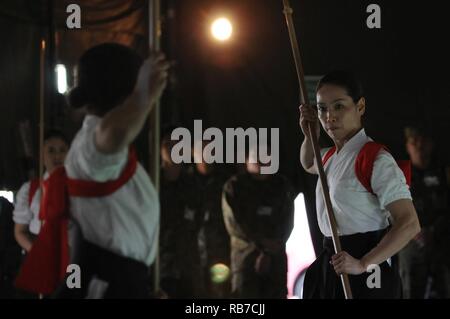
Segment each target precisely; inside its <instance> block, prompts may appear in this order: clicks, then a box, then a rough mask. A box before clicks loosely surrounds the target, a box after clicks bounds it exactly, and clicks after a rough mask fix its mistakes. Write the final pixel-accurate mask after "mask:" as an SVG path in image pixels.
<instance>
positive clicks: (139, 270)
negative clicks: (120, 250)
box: [52, 240, 151, 299]
mask: <svg viewBox="0 0 450 319" xmlns="http://www.w3.org/2000/svg"><path fill="white" fill-rule="evenodd" d="M77 259H78V260H77V261H76V263H77V264H78V265H79V266H80V269H81V288H72V289H69V288H67V286H66V285H65V283H62V285H61V287H60V289H58V290H57V292H55V294H54V295H53V296H52V298H58V299H59V298H63V299H66V298H68V299H79V298H85V297H86V296H87V293H88V287H89V284H90V282H91V280H92V279H93V278H94V277H96V278H98V279H100V280H102V281H105V282H107V283H108V288H107V289H106V292H105V294H104V296H103V298H104V299H147V298H150V297H151V283H150V274H149V267H148V266H146V265H145V264H143V263H141V262H138V261H136V260H134V259H131V258H126V257H123V256H120V255H117V254H115V253H113V252H110V251H108V250H106V249H103V248H101V247H99V246H97V245H94V244H92V243H90V242H87V241H85V240H83V243H82V244H81V247H80V254H79V257H78V258H77Z"/></svg>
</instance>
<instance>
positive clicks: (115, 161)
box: [65, 115, 159, 265]
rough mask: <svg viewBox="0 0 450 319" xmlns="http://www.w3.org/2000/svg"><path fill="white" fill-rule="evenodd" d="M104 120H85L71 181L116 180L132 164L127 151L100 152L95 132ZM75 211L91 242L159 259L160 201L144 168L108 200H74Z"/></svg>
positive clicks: (72, 157)
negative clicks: (158, 227) (157, 247)
mask: <svg viewBox="0 0 450 319" xmlns="http://www.w3.org/2000/svg"><path fill="white" fill-rule="evenodd" d="M99 122H100V118H99V117H97V116H93V115H88V116H86V118H85V119H84V122H83V126H82V128H81V129H80V131H79V132H78V133H77V135H76V137H75V139H74V140H73V142H72V145H71V147H70V150H69V152H68V154H67V157H66V161H65V168H66V171H67V175H68V176H69V177H70V178H74V179H81V180H88V181H97V182H106V181H112V180H116V179H117V178H118V177H119V176H120V175H121V173H122V171H123V169H124V167H125V165H126V164H127V159H128V149H124V150H123V151H121V152H119V153H117V154H103V153H100V152H99V151H98V150H97V149H96V146H95V143H94V139H95V128H96V126H97V124H98V123H99ZM70 210H71V216H72V218H73V219H74V220H75V221H76V222H77V223H78V224H79V226H80V228H81V231H82V233H83V236H84V238H85V239H86V240H87V241H89V242H91V243H94V244H96V245H98V246H100V247H102V248H104V249H107V250H109V251H112V252H114V253H117V254H119V255H121V256H124V257H128V258H132V259H135V260H137V261H140V262H143V263H145V264H147V265H150V264H151V263H152V262H153V261H154V259H155V255H156V244H157V240H156V239H157V236H158V234H157V225H158V224H159V199H158V194H157V192H156V190H155V187H154V186H153V184H152V182H151V181H150V178H149V176H148V175H147V173H146V172H145V170H144V168H143V167H142V166H141V165H140V164H138V166H137V169H136V172H135V174H134V175H133V177H132V178H131V179H130V180H129V181H128V182H127V183H126V184H125V185H123V186H122V187H121V188H119V189H118V190H117V191H116V192H114V193H112V194H110V195H108V196H104V197H94V198H83V197H73V196H71V197H70Z"/></svg>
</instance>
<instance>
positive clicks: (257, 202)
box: [222, 162, 294, 298]
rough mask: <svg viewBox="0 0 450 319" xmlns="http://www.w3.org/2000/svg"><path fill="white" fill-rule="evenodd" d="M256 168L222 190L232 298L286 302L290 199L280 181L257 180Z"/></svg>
mask: <svg viewBox="0 0 450 319" xmlns="http://www.w3.org/2000/svg"><path fill="white" fill-rule="evenodd" d="M260 168H261V164H260V163H256V164H251V163H249V162H247V172H246V173H243V174H238V175H235V176H233V177H232V178H230V179H229V180H228V181H227V183H226V184H225V186H224V190H223V196H222V208H223V215H224V220H225V225H226V227H227V230H228V233H229V234H230V236H231V270H232V294H233V297H236V298H286V296H287V256H286V252H285V244H286V241H287V239H288V238H289V236H290V233H291V231H292V228H293V218H294V194H293V191H292V188H291V186H290V184H289V183H288V181H287V179H286V178H284V177H283V176H281V175H262V174H260Z"/></svg>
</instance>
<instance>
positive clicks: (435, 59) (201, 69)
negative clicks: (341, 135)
mask: <svg viewBox="0 0 450 319" xmlns="http://www.w3.org/2000/svg"><path fill="white" fill-rule="evenodd" d="M70 3H77V4H79V5H80V6H81V12H82V22H81V23H82V28H81V30H68V29H67V28H66V26H65V20H66V17H67V15H68V14H67V13H65V8H66V6H67V5H68V4H70ZM162 3H163V4H162V7H163V10H162V11H163V24H162V31H163V33H162V42H163V47H164V51H165V52H166V54H167V55H168V56H169V58H170V59H173V60H175V61H177V65H176V66H175V68H174V70H173V72H172V75H171V81H170V83H169V86H168V89H167V91H166V93H165V96H164V99H163V101H162V102H163V103H162V125H163V126H166V125H169V124H170V125H177V126H184V127H188V128H190V127H192V126H193V120H194V119H202V120H203V127H204V128H206V127H208V126H214V127H219V128H225V127H239V126H241V127H244V128H246V127H255V128H259V127H265V128H270V127H278V128H280V171H281V172H282V173H283V174H285V175H287V176H288V177H289V178H290V180H291V181H292V183H293V184H294V185H295V186H296V187H297V190H299V191H301V190H305V189H306V188H309V187H308V185H310V184H309V183H308V182H306V181H308V179H309V180H311V177H310V176H306V174H305V173H304V172H303V170H302V169H301V166H300V164H299V160H298V154H299V149H300V145H301V141H302V139H303V136H302V133H301V131H300V130H299V128H298V115H299V114H298V83H297V78H296V74H295V67H294V63H293V59H292V55H291V51H290V43H289V37H288V33H287V28H286V23H285V20H284V15H283V12H282V1H281V0H229V1H215V0H182V1H173V0H172V1H162ZM370 3H376V4H378V5H380V7H381V26H382V27H381V29H368V28H367V26H366V19H367V17H368V15H369V14H368V13H366V7H367V6H368V4H370ZM291 6H292V7H293V9H294V15H293V18H294V23H295V27H296V30H297V36H298V39H299V44H300V49H301V53H302V58H303V64H304V69H305V73H306V75H314V76H318V75H323V74H325V73H326V72H328V71H330V70H332V69H336V68H339V69H349V70H353V71H354V72H355V73H356V74H357V75H358V76H359V77H360V79H361V81H362V83H363V86H364V87H365V92H366V99H367V113H366V118H365V127H366V131H367V133H368V135H369V136H371V137H372V138H373V139H375V140H376V141H379V142H382V143H385V144H386V145H387V146H388V147H389V148H390V149H391V150H392V152H393V153H394V154H395V156H396V157H406V154H405V152H404V139H403V127H404V126H405V125H407V124H410V123H420V124H423V125H425V126H428V127H429V128H431V130H432V132H433V134H434V136H435V139H436V142H437V145H438V147H439V152H438V154H439V157H440V158H441V161H443V162H444V163H448V162H449V159H450V152H449V150H448V148H447V145H448V142H447V138H448V135H449V134H448V126H449V125H448V123H449V122H450V121H449V119H450V111H449V104H450V102H449V101H450V90H449V87H450V80H449V78H448V74H449V72H448V71H449V62H448V58H449V56H450V55H449V50H448V46H447V42H448V38H449V32H448V31H449V22H448V21H449V19H448V14H450V13H449V11H447V10H446V9H447V8H445V7H444V6H445V2H444V1H437V0H436V1H435V0H433V1H427V2H421V4H420V5H419V4H414V3H412V2H408V1H355V0H339V1H330V0H329V1H325V0H314V1H311V0H308V1H307V0H304V1H300V0H299V1H295V0H291ZM147 10H148V9H147V2H146V1H141V0H136V1H129V0H90V1H87V0H84V1H82V0H80V1H74V0H73V1H72V0H71V1H68V0H67V1H66V0H61V1H48V0H47V1H43V0H40V1H38V0H33V1H31V0H28V1H27V0H20V1H17V0H2V1H1V2H0V35H1V39H2V46H1V49H0V63H1V67H0V70H1V72H0V101H1V111H2V115H1V117H0V143H1V144H0V151H1V157H0V186H1V188H7V189H13V190H15V189H17V188H18V187H19V186H20V184H21V183H23V182H24V181H25V180H27V179H28V175H29V170H30V168H35V167H36V160H34V161H33V160H32V159H31V158H33V157H34V158H36V154H37V145H38V142H37V136H38V125H37V124H38V115H39V43H40V39H41V38H42V37H46V38H47V39H50V40H51V41H49V42H48V43H49V50H48V51H47V56H46V59H47V75H46V79H47V95H46V126H47V127H50V126H59V127H61V128H63V129H64V131H65V132H66V133H67V134H68V135H69V136H70V137H72V136H73V134H74V133H75V132H76V130H77V129H78V126H79V124H80V120H81V115H80V114H75V113H73V112H71V111H70V110H69V109H68V108H67V106H66V105H65V103H64V99H63V98H62V97H61V96H57V95H56V94H54V92H55V88H54V87H52V86H51V85H50V83H53V79H52V75H53V72H52V69H53V68H52V65H53V64H54V63H56V62H60V63H64V64H66V66H67V67H68V69H69V71H71V70H72V68H73V66H74V65H75V63H76V60H77V59H78V58H79V56H80V55H81V54H82V52H83V51H85V50H86V49H87V48H89V47H91V46H92V45H94V44H97V43H101V42H106V41H116V42H120V43H123V44H126V45H130V46H132V47H134V48H135V49H136V50H138V51H139V52H140V53H141V54H142V55H145V54H146V51H147V49H146V48H147V43H148V42H147V39H148V35H147V26H148V22H147ZM222 14H223V15H227V16H229V17H230V18H231V19H232V21H233V23H234V34H233V38H232V41H230V42H229V43H226V44H219V43H216V42H214V41H213V40H212V39H211V38H210V36H209V25H210V22H211V20H212V19H213V18H215V17H217V16H219V15H222ZM50 35H54V36H53V37H50ZM70 81H73V80H72V79H70ZM27 121H28V123H29V130H28V131H26V130H24V131H23V132H25V133H28V135H27V134H25V136H28V139H27V138H26V139H25V140H26V141H28V144H29V145H31V149H32V151H33V152H32V153H30V152H27V151H25V148H24V143H23V139H21V133H20V132H21V131H20V130H19V127H20V123H26V122H27ZM143 139H145V137H142V136H141V137H140V141H141V142H139V143H138V144H139V148H140V153H141V154H142V156H143V157H145V156H147V155H146V154H147V150H146V149H145V146H146V143H145V142H143ZM323 142H324V143H327V142H329V141H327V140H326V139H324V141H323Z"/></svg>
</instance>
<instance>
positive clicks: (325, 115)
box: [317, 84, 365, 141]
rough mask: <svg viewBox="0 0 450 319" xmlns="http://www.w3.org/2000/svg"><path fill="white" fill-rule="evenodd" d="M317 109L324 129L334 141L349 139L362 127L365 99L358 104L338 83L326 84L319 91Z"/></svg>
mask: <svg viewBox="0 0 450 319" xmlns="http://www.w3.org/2000/svg"><path fill="white" fill-rule="evenodd" d="M317 110H318V115H319V120H320V123H321V124H322V127H323V129H324V130H325V131H326V132H327V134H328V135H329V136H330V137H331V138H332V139H333V140H334V141H341V140H346V139H349V138H350V137H351V136H353V134H355V133H356V132H357V131H358V130H359V129H360V128H361V127H362V125H361V116H362V115H363V114H364V111H365V100H364V98H361V99H360V100H359V101H358V103H357V104H355V103H354V102H353V99H352V98H351V97H350V96H349V95H348V94H347V91H346V90H345V89H344V88H342V87H340V86H337V85H333V84H324V85H323V86H322V87H321V88H320V89H319V90H318V91H317Z"/></svg>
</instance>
